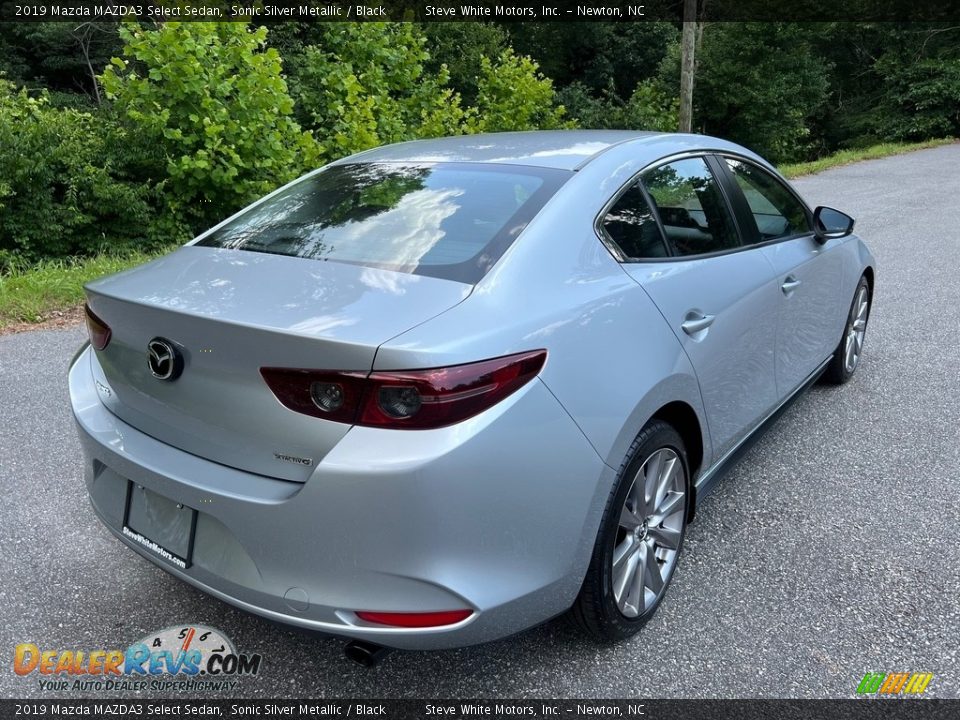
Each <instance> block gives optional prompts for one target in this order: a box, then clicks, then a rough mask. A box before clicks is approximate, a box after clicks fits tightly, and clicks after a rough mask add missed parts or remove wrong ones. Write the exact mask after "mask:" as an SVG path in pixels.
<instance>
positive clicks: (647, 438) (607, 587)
mask: <svg viewBox="0 0 960 720" xmlns="http://www.w3.org/2000/svg"><path fill="white" fill-rule="evenodd" d="M663 448H667V449H671V450H673V451H674V452H675V453H676V454H677V456H678V457H679V459H680V462H681V464H682V471H683V478H684V486H685V493H684V497H683V522H682V527H681V529H680V539H679V545H678V547H677V559H679V553H680V550H682V548H683V538H684V536H685V535H686V529H687V517H688V516H689V503H690V472H689V467H690V465H689V463H688V461H687V453H686V448H684V445H683V440H682V439H681V437H680V435H679V433H677V431H676V430H674V429H673V427H671V426H670V425H669V424H667V423H665V422H663V421H661V420H653V421H651V422H650V423H648V424H647V426H646V427H644V429H643V430H642V431H641V432H640V434H639V435H638V436H637V439H636V440H634V442H633V444H632V445H631V446H630V450H629V451H628V452H627V456H626V460H624V463H623V465H622V466H621V468H620V472H619V474H618V477H617V482H616V484H615V486H614V488H613V491H612V492H611V493H610V498H609V499H608V501H607V507H606V508H605V510H604V514H603V520H602V521H601V523H600V531H599V533H598V535H597V542H596V545H595V547H594V550H593V555H592V557H591V559H590V566H589V568H588V569H587V575H586V578H585V579H584V581H583V586H582V587H581V589H580V594H579V595H578V596H577V599H576V602H575V603H574V605H573V607H572V608H571V614H572V616H573V619H574V621H575V622H576V624H577V625H578V626H579V627H580V628H581V629H582V630H583V631H585V632H586V633H587V634H588V635H590V636H591V637H592V638H594V639H595V640H597V641H599V642H603V643H612V642H616V641H618V640H623V639H626V638H628V637H631V636H632V635H634V634H635V633H637V632H638V631H639V630H640V629H641V628H642V627H643V626H644V625H645V624H646V623H647V621H648V620H649V619H650V618H651V616H652V615H653V614H654V612H656V610H657V608H658V607H659V605H660V602H661V601H662V599H663V597H664V595H665V594H666V591H667V589H668V588H669V585H670V580H671V579H672V577H673V575H672V573H671V574H670V576H669V577H667V578H666V580H665V582H664V587H663V590H662V591H661V592H660V595H659V597H658V598H657V599H656V601H655V602H653V603H652V605H651V606H650V607H648V608H646V610H645V611H644V612H643V613H642V614H640V615H638V616H637V617H627V616H626V615H624V614H623V613H622V612H621V611H620V608H619V607H618V605H617V601H616V598H615V595H614V588H613V552H614V548H615V546H616V543H617V538H618V531H619V530H620V513H621V509H622V507H623V505H624V502H625V501H626V498H627V494H628V493H629V492H630V490H631V488H632V486H633V480H634V477H635V476H636V475H637V472H638V471H639V470H640V469H641V468H642V467H643V464H644V463H645V462H646V461H647V459H648V458H650V457H651V456H652V455H653V454H654V453H656V452H657V451H658V450H660V449H663ZM675 562H676V560H674V567H675Z"/></svg>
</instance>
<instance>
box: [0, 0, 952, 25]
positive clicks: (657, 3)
mask: <svg viewBox="0 0 960 720" xmlns="http://www.w3.org/2000/svg"><path fill="white" fill-rule="evenodd" d="M684 19H688V20H689V19H692V18H684V16H683V2H682V0H675V1H671V0H633V1H622V0H619V1H618V0H610V1H606V2H603V1H601V2H596V1H594V2H572V1H571V0H537V1H533V2H531V1H526V0H513V1H506V2H489V1H487V0H473V1H472V2H471V1H469V0H468V1H467V2H453V1H451V0H379V1H377V0H366V1H365V2H358V1H357V0H352V1H350V2H346V1H343V0H286V1H284V0H278V1H275V2H262V1H259V0H258V1H256V2H253V1H251V0H234V1H233V2H224V1H221V0H181V1H180V2H159V3H158V2H147V3H110V2H90V1H89V0H86V1H85V0H80V1H75V2H69V1H66V2H45V1H38V2H30V0H20V1H16V2H10V1H9V0H0V21H2V22H80V23H82V22H119V21H124V20H127V21H145V22H171V21H217V22H225V21H226V22H229V21H236V22H243V21H254V22H257V23H277V22H337V21H340V22H343V21H359V22H370V21H374V22H375V21H387V20H390V21H400V22H470V21H480V22H483V21H486V22H655V21H669V22H680V21H682V20H684ZM696 19H697V20H700V21H704V22H742V21H759V22H783V21H790V22H946V21H951V22H955V21H960V0H846V1H844V0H839V1H837V0H699V2H698V4H697V17H696Z"/></svg>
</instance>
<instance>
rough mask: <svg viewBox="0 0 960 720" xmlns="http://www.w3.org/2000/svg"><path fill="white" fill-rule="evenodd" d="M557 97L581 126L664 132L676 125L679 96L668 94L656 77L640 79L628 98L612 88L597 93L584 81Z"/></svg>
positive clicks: (674, 127) (566, 88) (569, 87)
mask: <svg viewBox="0 0 960 720" xmlns="http://www.w3.org/2000/svg"><path fill="white" fill-rule="evenodd" d="M557 98H558V100H559V102H560V103H561V104H562V105H563V106H564V107H565V108H566V109H567V111H568V112H569V113H570V115H571V116H572V117H575V118H577V121H578V122H579V123H580V125H581V126H582V127H586V128H601V129H619V130H660V131H662V132H673V131H674V130H676V129H677V113H678V110H679V100H678V99H677V98H675V97H670V96H669V95H667V93H665V92H664V91H663V90H662V89H661V88H660V87H659V85H658V84H657V83H656V82H655V81H653V80H645V81H643V82H641V83H638V84H637V86H636V88H635V89H634V91H633V94H632V95H631V96H630V98H629V99H628V101H627V102H624V101H623V100H621V99H620V98H619V97H617V95H616V94H615V93H613V91H612V90H608V91H607V92H605V93H603V95H602V96H600V97H596V96H594V95H593V94H592V93H591V92H590V90H589V89H588V88H587V86H585V85H583V84H582V83H574V84H572V85H569V86H567V87H565V88H563V90H561V91H560V92H558V93H557Z"/></svg>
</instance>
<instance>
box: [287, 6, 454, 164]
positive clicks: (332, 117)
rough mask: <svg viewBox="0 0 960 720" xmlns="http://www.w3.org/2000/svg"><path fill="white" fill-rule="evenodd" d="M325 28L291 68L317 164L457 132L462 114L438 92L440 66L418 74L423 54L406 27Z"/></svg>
mask: <svg viewBox="0 0 960 720" xmlns="http://www.w3.org/2000/svg"><path fill="white" fill-rule="evenodd" d="M325 30H326V32H325V33H324V36H323V38H322V43H321V44H319V45H310V46H307V47H306V48H304V51H303V53H302V54H301V55H300V56H298V57H297V59H296V60H295V61H294V63H293V67H292V71H293V76H294V80H293V86H294V90H295V93H296V95H297V103H298V111H299V113H300V117H301V119H302V120H303V121H304V123H305V124H308V125H309V126H310V127H312V128H313V129H314V130H315V132H316V133H317V135H318V137H320V138H321V141H322V144H323V157H324V159H325V160H333V159H336V158H339V157H342V156H344V155H350V154H352V153H355V152H358V151H360V150H366V149H367V148H371V147H374V146H377V145H383V144H387V143H393V142H401V141H403V140H411V139H414V138H418V137H433V136H437V135H445V134H454V133H457V132H458V131H460V129H461V127H462V126H463V123H464V122H465V120H466V118H467V114H468V113H467V112H466V111H464V110H463V109H462V108H461V106H460V97H459V95H457V94H456V93H454V92H453V91H452V90H450V89H449V88H447V87H445V86H446V82H447V80H448V74H447V71H446V68H445V67H442V66H441V67H440V69H439V71H438V72H437V73H436V74H435V75H432V76H431V75H428V74H426V73H425V72H424V64H425V63H426V62H427V60H428V59H429V57H430V56H429V53H428V52H427V49H426V39H425V38H424V36H423V35H421V34H420V33H419V32H418V31H417V30H416V28H415V27H414V26H413V25H411V24H410V23H348V22H344V23H329V24H327V25H326V26H325Z"/></svg>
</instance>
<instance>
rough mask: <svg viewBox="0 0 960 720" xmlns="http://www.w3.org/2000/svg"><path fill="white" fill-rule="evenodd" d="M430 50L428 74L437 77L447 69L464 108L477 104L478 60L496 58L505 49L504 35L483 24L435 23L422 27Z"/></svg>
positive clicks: (500, 29)
mask: <svg viewBox="0 0 960 720" xmlns="http://www.w3.org/2000/svg"><path fill="white" fill-rule="evenodd" d="M421 28H422V31H423V34H424V36H425V37H426V40H427V47H428V48H429V49H430V58H429V60H427V61H426V63H425V68H426V71H427V73H429V74H435V75H438V74H440V73H441V72H443V68H444V67H445V68H446V72H447V73H449V77H450V80H449V84H450V87H451V88H452V89H453V90H454V91H455V92H457V93H459V94H460V97H462V98H463V103H464V104H465V105H471V104H473V103H475V102H476V101H477V90H478V88H477V71H478V70H479V68H480V58H482V57H488V58H495V57H499V56H500V53H502V52H503V51H504V50H506V49H507V47H508V40H509V38H508V35H507V32H506V31H505V30H504V29H503V28H501V27H500V26H498V25H494V24H492V23H485V22H442V23H441V22H434V23H424V24H423V25H421Z"/></svg>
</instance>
